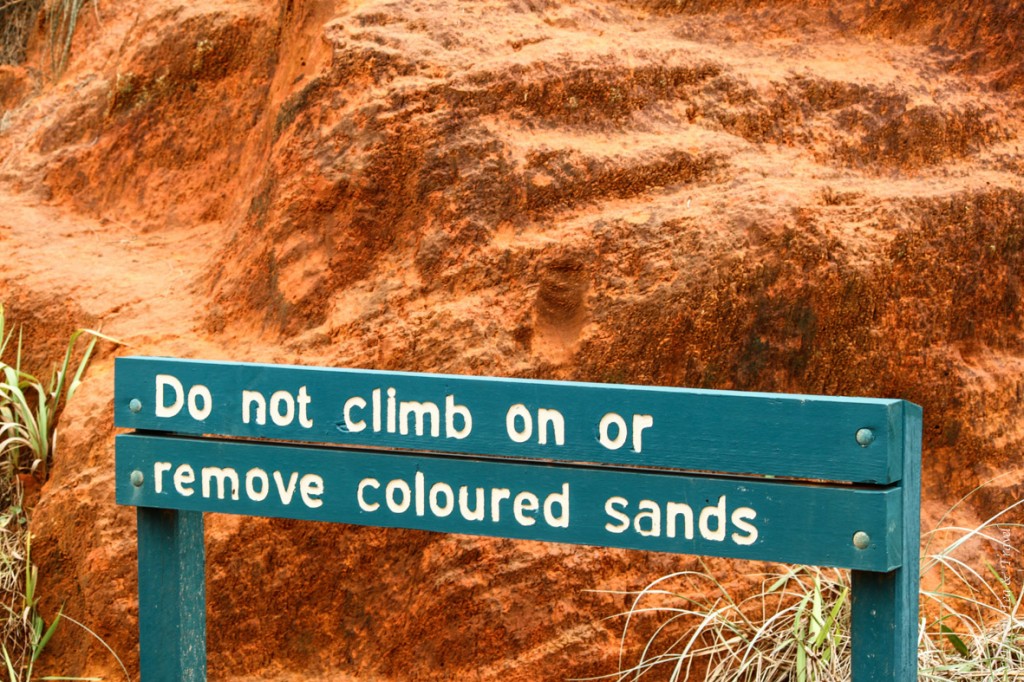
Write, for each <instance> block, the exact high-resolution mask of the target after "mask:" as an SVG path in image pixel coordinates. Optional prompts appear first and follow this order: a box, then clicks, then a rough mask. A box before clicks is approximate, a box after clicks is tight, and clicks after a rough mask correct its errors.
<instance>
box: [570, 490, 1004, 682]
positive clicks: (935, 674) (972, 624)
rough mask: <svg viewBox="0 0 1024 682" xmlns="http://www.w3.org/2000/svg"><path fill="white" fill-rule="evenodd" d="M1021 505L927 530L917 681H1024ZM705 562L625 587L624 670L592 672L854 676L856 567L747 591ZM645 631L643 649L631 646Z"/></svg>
mask: <svg viewBox="0 0 1024 682" xmlns="http://www.w3.org/2000/svg"><path fill="white" fill-rule="evenodd" d="M958 504H959V503H958ZM955 508H956V506H954V509H955ZM1022 508H1024V500H1021V501H1018V502H1016V503H1015V504H1013V505H1011V506H1009V507H1007V508H1006V509H1004V510H1002V511H1001V512H1000V513H998V514H996V515H994V516H993V517H991V518H990V519H988V520H986V521H985V522H983V523H981V524H979V525H978V526H977V527H973V528H963V527H957V526H946V525H942V524H943V523H944V520H945V517H944V519H943V520H941V521H940V522H939V526H940V527H939V528H937V529H936V530H934V531H932V532H930V533H928V534H926V535H925V537H924V538H923V540H924V551H923V553H922V561H921V585H922V588H921V592H920V595H921V628H920V636H919V642H918V645H919V646H918V671H919V678H920V679H921V680H932V681H935V682H963V681H974V680H982V681H984V682H997V681H998V682H1003V681H1005V680H1011V679H1013V680H1016V679H1024V608H1022V604H1024V586H1022V585H1021V582H1022V581H1021V579H1020V571H1019V567H1020V566H1021V557H1020V549H1019V541H1018V542H1015V541H1014V539H1015V538H1018V539H1019V537H1021V532H1022V531H1024V524H1020V523H1012V522H1008V521H1006V520H1005V519H1006V518H1007V517H1008V516H1009V515H1010V514H1011V512H1015V511H1016V512H1018V513H1019V512H1020V510H1021V509H1022ZM950 511H952V510H950ZM947 516H948V514H947ZM933 546H936V547H939V549H938V550H935V551H931V549H932V547H933ZM993 555H994V556H996V557H998V560H997V561H993V560H992V559H991V556H993ZM702 567H703V570H701V571H684V572H680V573H674V574H671V575H667V576H664V577H662V578H659V579H658V580H656V581H654V582H652V583H651V584H649V585H647V586H646V587H645V588H644V589H642V590H640V591H638V592H619V593H617V594H622V595H626V596H627V597H630V598H631V605H630V606H629V608H628V610H626V611H625V612H623V613H620V614H617V615H616V616H612V618H621V619H623V620H624V624H623V627H622V635H621V640H620V660H619V669H618V671H616V672H615V673H612V674H609V675H606V676H603V677H597V678H587V679H591V680H597V679H614V680H619V681H620V682H633V681H635V680H641V679H652V678H655V676H657V677H656V678H657V679H667V680H671V681H676V680H690V679H701V680H705V681H714V682H726V681H730V682H841V681H842V680H849V679H850V669H851V650H850V633H849V628H850V578H849V572H848V571H841V570H837V569H831V568H821V567H814V566H796V567H791V568H789V569H788V570H786V571H784V572H779V573H773V574H768V575H766V576H763V577H762V579H761V582H760V589H759V590H756V591H755V592H754V593H753V594H749V592H750V591H749V587H742V588H740V589H739V590H738V591H733V590H730V589H729V588H728V587H727V586H725V585H723V584H722V583H721V582H719V581H718V580H717V579H716V578H715V577H714V576H713V574H712V572H711V571H710V570H708V568H707V566H706V565H705V564H703V562H702ZM925 586H927V587H925ZM739 593H742V594H744V595H749V596H739ZM638 638H639V641H640V645H639V650H638V652H637V653H635V655H634V654H633V653H632V652H630V653H628V654H627V652H628V651H630V642H632V641H636V639H638ZM627 659H628V660H627Z"/></svg>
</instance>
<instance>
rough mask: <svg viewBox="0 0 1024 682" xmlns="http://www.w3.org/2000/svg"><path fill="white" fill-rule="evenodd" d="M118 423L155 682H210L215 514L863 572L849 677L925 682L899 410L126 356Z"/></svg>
mask: <svg viewBox="0 0 1024 682" xmlns="http://www.w3.org/2000/svg"><path fill="white" fill-rule="evenodd" d="M115 424H116V425H117V426H119V427H122V428H127V429H134V430H135V431H136V433H125V434H122V435H119V436H118V437H117V465H116V466H117V483H116V491H117V501H118V502H119V503H120V504H126V505H133V506H136V507H138V510H139V512H138V514H139V585H140V587H139V600H140V607H139V608H140V647H141V667H142V677H143V679H144V680H146V681H147V682H148V681H149V680H181V679H197V680H200V679H205V644H203V645H202V646H199V644H197V643H202V642H205V634H204V633H205V598H204V596H203V595H204V594H205V593H204V588H203V574H204V570H205V569H204V560H203V558H202V557H203V553H204V549H203V541H202V527H203V524H202V514H203V513H204V512H218V513H234V514H245V515H251V516H267V517H284V518H294V519H303V520H318V521H329V522H337V523H349V524H358V525H369V526H379V527H397V528H411V529H419V530H426V531H434V532H443V533H463V534H470V535H481V536H492V537H504V538H513V539H531V540H540V541H549V542H562V543H571V544H581V545H593V546H599V547H618V548H628V549H637V550H645V551H657V552H670V553H678V554H696V555H704V556H720V557H728V558H739V559H758V560H769V561H782V562H788V563H803V564H814V565H823V566H836V567H840V568H848V569H851V570H852V571H853V573H852V575H853V614H854V616H853V617H854V623H853V636H854V641H853V649H854V659H855V660H854V679H855V680H856V681H857V682H861V681H862V680H863V681H867V680H875V679H896V680H910V679H916V642H917V636H916V632H917V630H916V628H917V625H916V623H917V564H918V543H919V531H918V524H919V496H920V483H919V471H920V438H921V435H920V434H921V415H920V409H919V408H918V407H917V406H915V405H912V404H910V403H907V402H904V401H900V400H876V399H860V398H856V399H854V398H830V397H820V396H794V395H775V394H753V393H735V392H723V391H695V390H687V389H675V388H660V387H636V386H613V385H601V384H583V383H573V382H547V381H527V380H511V379H498V378H484V377H460V376H445V375H429V374H411V373H399V372H377V371H366V370H343V369H321V368H312V367H294V366H277V365H259V364H241V363H219V362H204V361H191V360H176V359H162V358H120V359H118V360H117V366H116V385H115ZM240 437H242V438H244V439H245V440H239V438H240ZM289 441H290V442H289ZM369 448H373V449H369ZM167 576H171V578H170V579H168V577H167ZM197 647H198V648H197ZM168 648H169V649H171V651H170V652H169V653H168V652H167V649H168ZM158 649H159V650H160V651H159V652H158V651H157V650H158Z"/></svg>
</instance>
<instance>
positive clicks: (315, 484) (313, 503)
mask: <svg viewBox="0 0 1024 682" xmlns="http://www.w3.org/2000/svg"><path fill="white" fill-rule="evenodd" d="M323 494H324V479H323V478H321V477H320V476H317V475H316V474H306V475H305V476H303V477H302V478H301V479H300V480H299V496H300V497H301V498H302V503H303V504H305V505H306V506H307V507H309V508H310V509H316V508H317V507H322V506H323V504H324V501H323V500H321V499H320V496H321V495H323Z"/></svg>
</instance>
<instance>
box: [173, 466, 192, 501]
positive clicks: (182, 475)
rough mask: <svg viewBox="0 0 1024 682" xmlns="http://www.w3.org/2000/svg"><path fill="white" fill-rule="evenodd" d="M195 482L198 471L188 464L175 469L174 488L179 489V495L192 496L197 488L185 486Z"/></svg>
mask: <svg viewBox="0 0 1024 682" xmlns="http://www.w3.org/2000/svg"><path fill="white" fill-rule="evenodd" d="M195 482H196V472H195V470H194V469H193V468H192V467H191V466H189V465H188V464H182V465H180V466H179V467H178V468H177V469H176V470H175V471H174V489H175V490H177V491H178V494H179V495H182V496H184V497H191V496H192V493H194V492H195V490H192V488H186V487H185V486H189V485H192V484H193V483H195Z"/></svg>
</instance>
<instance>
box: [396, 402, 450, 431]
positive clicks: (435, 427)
mask: <svg viewBox="0 0 1024 682" xmlns="http://www.w3.org/2000/svg"><path fill="white" fill-rule="evenodd" d="M410 415H416V435H417V436H422V435H423V432H424V427H425V425H424V421H425V420H426V417H427V416H428V415H429V416H430V435H431V436H433V437H434V438H437V437H438V436H440V435H441V411H440V410H438V409H437V405H435V404H434V403H430V402H423V403H421V402H417V401H415V400H403V401H401V402H400V403H399V415H398V421H399V432H400V433H401V434H402V435H403V436H407V435H409V416H410Z"/></svg>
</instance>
